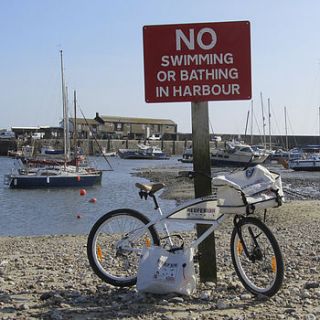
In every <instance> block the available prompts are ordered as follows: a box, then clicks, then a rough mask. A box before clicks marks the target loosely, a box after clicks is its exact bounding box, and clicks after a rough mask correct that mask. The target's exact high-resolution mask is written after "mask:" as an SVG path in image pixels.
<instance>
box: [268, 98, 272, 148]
mask: <svg viewBox="0 0 320 320" xmlns="http://www.w3.org/2000/svg"><path fill="white" fill-rule="evenodd" d="M268 120H269V149H270V150H272V144H271V112H270V98H268Z"/></svg>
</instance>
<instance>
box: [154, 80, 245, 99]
mask: <svg viewBox="0 0 320 320" xmlns="http://www.w3.org/2000/svg"><path fill="white" fill-rule="evenodd" d="M211 95H214V96H219V95H224V96H231V95H240V85H239V84H237V83H228V84H214V85H208V84H203V85H190V86H172V87H169V86H166V87H156V96H157V97H158V98H161V97H169V96H173V97H206V96H211Z"/></svg>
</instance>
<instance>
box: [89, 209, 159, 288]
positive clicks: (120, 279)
mask: <svg viewBox="0 0 320 320" xmlns="http://www.w3.org/2000/svg"><path fill="white" fill-rule="evenodd" d="M148 223H149V219H148V218H146V217H145V216H144V215H143V214H141V213H139V212H137V211H134V210H131V209H119V210H114V211H111V212H109V213H106V214H105V215H104V216H102V217H101V218H100V219H99V220H98V221H97V222H96V223H95V224H94V226H93V227H92V229H91V231H90V234H89V236H88V242H87V254H88V259H89V262H90V265H91V267H92V269H93V270H94V272H95V273H96V274H97V275H98V276H99V277H100V278H101V279H102V280H104V281H106V282H108V283H110V284H112V285H114V286H118V287H128V286H132V285H135V284H136V281H137V272H138V265H139V261H140V256H141V252H142V248H143V247H144V246H146V245H147V246H148V245H159V243H160V240H159V236H158V234H157V232H156V230H155V228H154V227H153V226H150V227H149V228H147V227H146V224H148Z"/></svg>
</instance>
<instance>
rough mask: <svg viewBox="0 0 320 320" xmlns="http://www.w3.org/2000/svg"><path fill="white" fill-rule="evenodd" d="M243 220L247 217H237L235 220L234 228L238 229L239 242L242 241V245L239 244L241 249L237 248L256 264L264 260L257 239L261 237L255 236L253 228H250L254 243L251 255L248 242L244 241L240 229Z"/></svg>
mask: <svg viewBox="0 0 320 320" xmlns="http://www.w3.org/2000/svg"><path fill="white" fill-rule="evenodd" d="M243 219H245V217H243V216H239V215H235V217H234V219H233V224H234V227H235V229H236V232H237V235H238V237H239V240H240V243H238V244H237V246H240V247H237V250H238V251H241V250H243V251H244V253H245V255H246V257H247V258H248V259H249V260H250V261H251V262H253V263H254V262H255V261H256V260H261V259H262V252H261V250H260V246H259V243H258V241H257V237H259V235H257V236H255V235H254V233H253V231H252V228H251V227H249V228H248V230H249V234H250V237H251V240H252V242H253V244H254V249H253V251H252V253H251V254H250V253H249V251H248V248H247V245H246V242H245V241H244V239H243V236H242V232H241V228H240V227H239V224H240V221H242V220H243Z"/></svg>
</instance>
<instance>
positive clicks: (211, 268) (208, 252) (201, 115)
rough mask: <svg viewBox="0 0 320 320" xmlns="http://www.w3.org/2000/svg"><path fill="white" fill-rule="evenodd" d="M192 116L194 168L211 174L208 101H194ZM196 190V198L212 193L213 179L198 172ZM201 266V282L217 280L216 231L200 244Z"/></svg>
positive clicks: (202, 228)
mask: <svg viewBox="0 0 320 320" xmlns="http://www.w3.org/2000/svg"><path fill="white" fill-rule="evenodd" d="M191 117H192V153H193V170H194V171H196V172H202V173H204V174H206V175H208V176H210V175H211V163H210V149H209V116H208V102H192V104H191ZM194 191H195V197H196V198H198V197H202V196H207V195H210V194H211V192H212V189H211V180H210V179H209V178H208V177H206V176H204V175H201V174H196V175H195V178H194ZM208 227H209V226H208V225H205V224H199V225H197V236H198V237H199V236H200V235H201V234H202V233H203V232H205V231H206V230H207V229H208ZM199 266H200V281H201V282H206V281H215V282H216V281H217V265H216V252H215V238H214V233H212V234H211V235H210V236H209V237H208V238H207V239H206V240H205V241H203V242H202V243H201V244H200V245H199Z"/></svg>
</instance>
